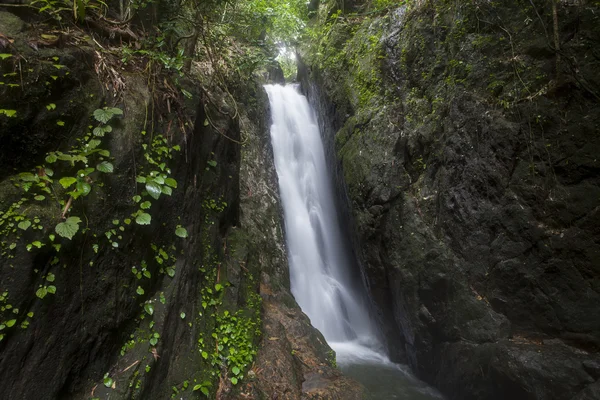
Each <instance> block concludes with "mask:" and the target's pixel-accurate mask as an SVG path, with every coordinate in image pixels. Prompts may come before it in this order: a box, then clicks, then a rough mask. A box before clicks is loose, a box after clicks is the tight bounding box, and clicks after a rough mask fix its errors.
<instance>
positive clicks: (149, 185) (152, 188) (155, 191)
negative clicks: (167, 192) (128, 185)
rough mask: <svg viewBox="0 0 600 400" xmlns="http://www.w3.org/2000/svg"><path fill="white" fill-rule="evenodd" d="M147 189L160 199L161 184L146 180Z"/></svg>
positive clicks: (150, 193) (151, 194)
mask: <svg viewBox="0 0 600 400" xmlns="http://www.w3.org/2000/svg"><path fill="white" fill-rule="evenodd" d="M146 190H147V191H148V194H149V195H150V196H152V197H153V198H155V199H158V198H159V197H160V194H161V193H162V191H161V189H160V186H159V185H158V184H157V183H155V182H152V181H146Z"/></svg>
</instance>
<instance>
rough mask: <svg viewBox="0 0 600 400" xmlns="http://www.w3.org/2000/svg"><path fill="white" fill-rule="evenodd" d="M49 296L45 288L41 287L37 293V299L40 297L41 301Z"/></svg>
mask: <svg viewBox="0 0 600 400" xmlns="http://www.w3.org/2000/svg"><path fill="white" fill-rule="evenodd" d="M47 294H48V290H46V288H45V287H41V288H39V289H38V290H37V291H36V292H35V295H36V296H37V297H39V298H40V299H43V298H44V297H46V295H47Z"/></svg>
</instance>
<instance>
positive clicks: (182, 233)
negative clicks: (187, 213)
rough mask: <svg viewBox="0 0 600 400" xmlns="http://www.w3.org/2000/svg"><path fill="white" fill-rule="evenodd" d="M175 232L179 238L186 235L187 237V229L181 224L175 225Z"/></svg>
mask: <svg viewBox="0 0 600 400" xmlns="http://www.w3.org/2000/svg"><path fill="white" fill-rule="evenodd" d="M175 234H176V235H177V236H179V237H180V238H186V237H188V233H187V229H185V228H184V227H182V226H179V227H177V229H175Z"/></svg>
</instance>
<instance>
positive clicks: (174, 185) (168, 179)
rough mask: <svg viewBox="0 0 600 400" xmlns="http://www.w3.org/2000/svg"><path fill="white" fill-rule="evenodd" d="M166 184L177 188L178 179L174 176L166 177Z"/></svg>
mask: <svg viewBox="0 0 600 400" xmlns="http://www.w3.org/2000/svg"><path fill="white" fill-rule="evenodd" d="M165 185H169V186H171V187H172V188H175V189H176V188H177V181H176V180H175V179H173V178H167V179H165Z"/></svg>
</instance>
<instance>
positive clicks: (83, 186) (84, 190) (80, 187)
mask: <svg viewBox="0 0 600 400" xmlns="http://www.w3.org/2000/svg"><path fill="white" fill-rule="evenodd" d="M76 188H77V192H79V195H80V196H87V195H88V194H89V193H90V192H91V191H92V187H91V186H90V184H89V183H87V182H85V181H83V180H78V181H77V186H76ZM77 197H79V196H77Z"/></svg>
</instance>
